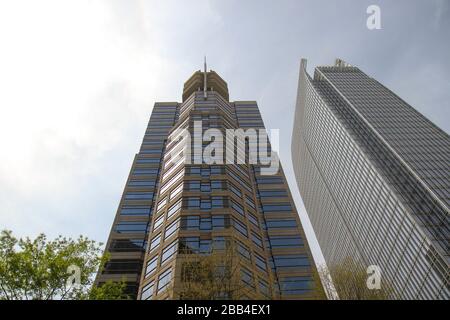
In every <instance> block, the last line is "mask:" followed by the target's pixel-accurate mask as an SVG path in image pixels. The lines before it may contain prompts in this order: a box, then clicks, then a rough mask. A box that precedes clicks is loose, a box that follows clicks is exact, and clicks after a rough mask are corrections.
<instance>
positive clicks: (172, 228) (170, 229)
mask: <svg viewBox="0 0 450 320" xmlns="http://www.w3.org/2000/svg"><path fill="white" fill-rule="evenodd" d="M179 222H180V219H179V218H178V219H176V220H175V221H174V222H172V223H171V224H170V225H169V226H167V228H166V232H165V233H164V240H166V239H167V238H169V237H170V236H171V235H173V234H174V233H175V232H176V231H177V230H178V226H179Z"/></svg>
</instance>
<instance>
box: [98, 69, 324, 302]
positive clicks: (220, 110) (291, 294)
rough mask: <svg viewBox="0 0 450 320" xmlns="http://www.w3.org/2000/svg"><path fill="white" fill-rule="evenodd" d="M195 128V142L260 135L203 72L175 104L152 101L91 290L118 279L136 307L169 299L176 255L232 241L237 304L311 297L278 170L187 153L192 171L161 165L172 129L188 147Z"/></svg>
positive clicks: (247, 107)
mask: <svg viewBox="0 0 450 320" xmlns="http://www.w3.org/2000/svg"><path fill="white" fill-rule="evenodd" d="M199 121H201V125H202V127H201V128H200V129H201V134H202V133H204V132H205V130H207V129H210V128H216V129H218V130H220V131H222V132H224V131H225V130H226V129H235V128H242V129H243V130H246V129H251V128H253V129H264V123H263V121H262V118H261V115H260V112H259V109H258V106H257V104H256V102H254V101H235V102H230V101H229V93H228V87H227V84H226V82H225V81H224V80H223V79H222V78H221V77H220V76H219V75H218V74H217V73H216V72H214V71H206V66H205V71H204V72H202V71H197V72H195V73H194V74H193V75H192V76H191V77H190V78H189V79H188V80H187V81H186V83H185V84H184V90H183V95H182V102H181V103H178V102H165V103H156V104H155V106H154V108H153V111H152V115H151V117H150V121H149V123H148V127H147V130H146V132H145V136H144V139H143V142H142V146H141V149H140V151H139V153H138V154H137V155H136V156H135V158H134V160H133V164H132V167H131V171H130V174H129V178H128V180H127V182H126V186H125V190H124V192H123V196H122V199H121V201H120V205H119V208H118V210H117V213H116V216H115V219H114V222H113V225H112V229H111V232H110V235H109V239H108V241H107V244H106V251H108V252H109V253H110V254H111V260H110V261H109V262H108V263H107V264H106V266H105V268H104V270H103V271H101V272H99V273H98V275H97V278H96V283H97V284H98V285H101V284H102V283H104V282H105V281H108V280H113V281H120V280H122V279H123V280H125V281H126V282H127V291H128V293H130V294H132V295H133V296H134V297H136V298H138V299H142V300H148V299H178V298H180V294H181V293H182V292H180V290H181V289H180V288H181V287H182V286H181V283H182V281H183V279H182V276H181V270H182V268H183V257H184V256H186V255H191V254H200V255H208V254H210V253H211V252H212V248H213V247H215V246H216V247H223V246H226V245H230V243H231V244H233V248H235V249H236V254H237V255H239V256H240V259H239V274H240V281H242V283H243V284H244V286H245V287H246V288H247V290H245V292H244V293H243V294H242V295H241V296H239V297H238V298H240V299H255V298H259V299H310V298H314V297H315V291H316V290H317V289H318V288H320V287H321V286H320V283H317V281H316V280H315V279H316V278H315V277H314V274H315V272H316V269H315V265H314V261H313V259H312V255H311V252H310V249H309V247H308V243H307V241H306V238H305V234H304V232H303V229H302V226H301V223H300V220H299V217H298V214H297V211H296V208H295V205H294V202H293V200H292V196H291V193H290V191H289V188H288V185H287V182H286V179H285V176H284V173H283V171H282V168H281V166H280V168H279V170H278V172H277V173H276V174H273V175H264V174H262V173H261V167H263V166H262V165H260V164H250V163H249V162H248V161H247V162H246V163H244V164H206V163H204V162H202V159H200V163H199V162H198V157H197V156H196V155H195V152H194V151H193V155H194V156H193V158H195V159H194V160H197V161H193V163H186V162H185V161H183V160H175V161H170V160H171V158H173V157H174V154H175V153H174V152H173V151H174V150H176V149H177V148H179V147H178V144H179V143H180V140H179V131H178V130H179V129H181V128H183V129H186V130H187V131H189V132H191V133H193V135H194V139H195V138H196V136H195V132H194V127H195V123H198V122H199ZM197 138H198V137H197ZM206 146H207V144H203V145H202V148H205V147H206ZM249 148H250V149H251V148H252V146H251V145H250V143H249V144H248V145H247V149H249ZM179 150H182V149H179ZM246 158H248V157H246ZM247 160H248V159H247ZM221 298H230V297H227V296H226V295H225V296H222V297H221Z"/></svg>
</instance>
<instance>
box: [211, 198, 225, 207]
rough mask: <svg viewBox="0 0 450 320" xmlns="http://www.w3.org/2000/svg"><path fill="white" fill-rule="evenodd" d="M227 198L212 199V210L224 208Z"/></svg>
mask: <svg viewBox="0 0 450 320" xmlns="http://www.w3.org/2000/svg"><path fill="white" fill-rule="evenodd" d="M226 201H227V198H225V197H212V198H211V204H212V207H213V208H225V207H226Z"/></svg>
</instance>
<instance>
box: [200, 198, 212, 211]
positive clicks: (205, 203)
mask: <svg viewBox="0 0 450 320" xmlns="http://www.w3.org/2000/svg"><path fill="white" fill-rule="evenodd" d="M200 209H201V210H210V209H211V200H209V199H202V200H201V202H200Z"/></svg>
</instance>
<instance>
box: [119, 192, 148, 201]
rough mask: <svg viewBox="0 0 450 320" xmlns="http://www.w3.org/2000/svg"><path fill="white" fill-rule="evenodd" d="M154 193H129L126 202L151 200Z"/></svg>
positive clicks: (126, 195)
mask: <svg viewBox="0 0 450 320" xmlns="http://www.w3.org/2000/svg"><path fill="white" fill-rule="evenodd" d="M152 198H153V192H127V193H126V194H125V199H126V200H151V199H152Z"/></svg>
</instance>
